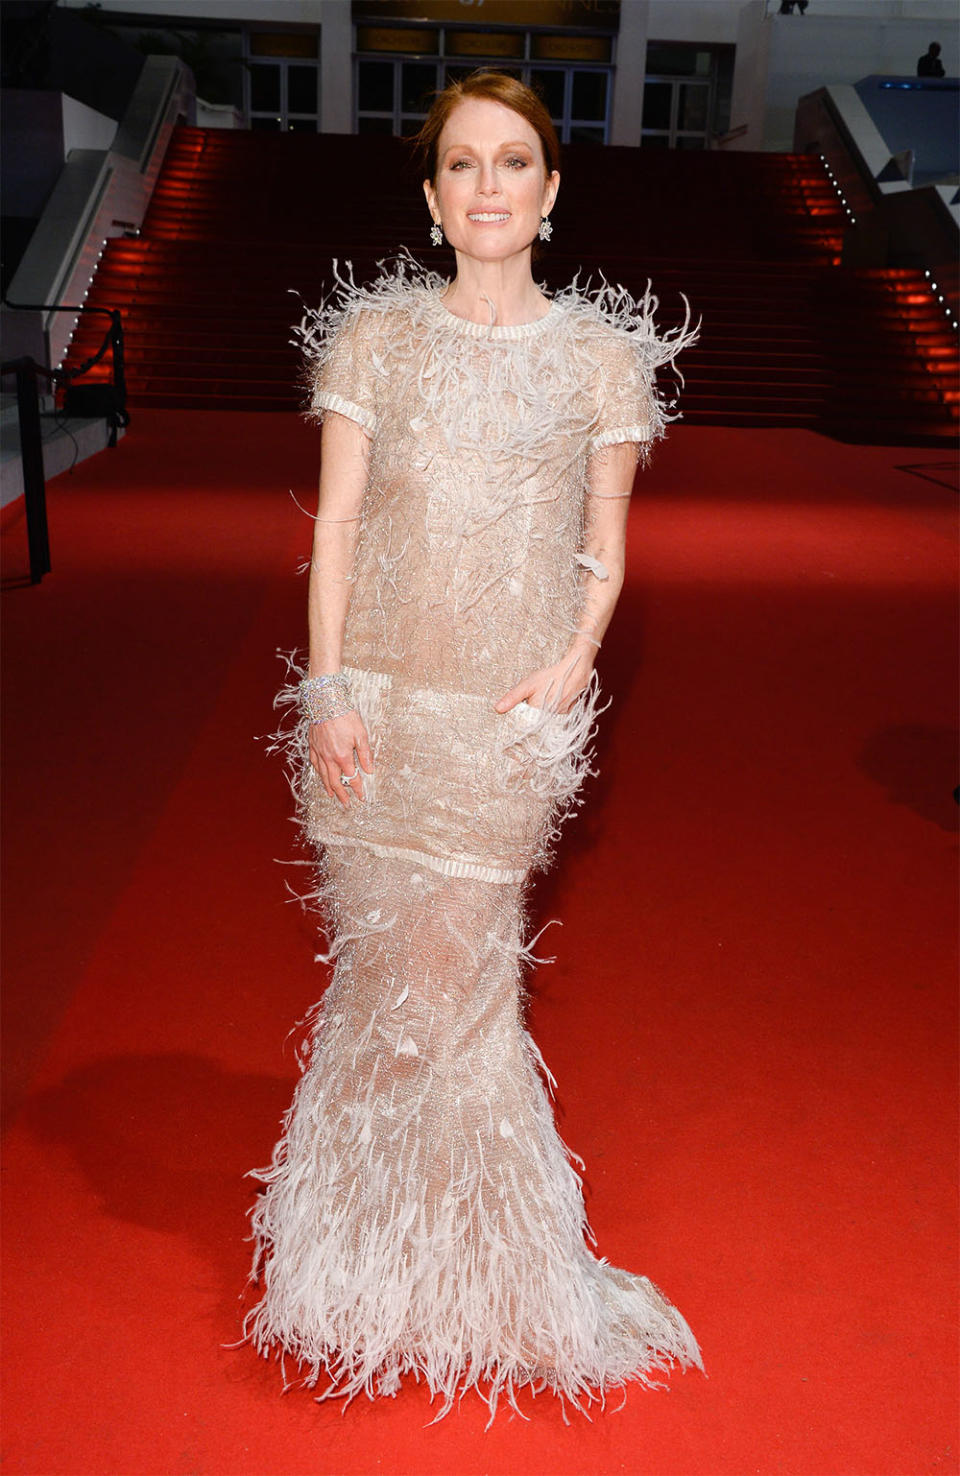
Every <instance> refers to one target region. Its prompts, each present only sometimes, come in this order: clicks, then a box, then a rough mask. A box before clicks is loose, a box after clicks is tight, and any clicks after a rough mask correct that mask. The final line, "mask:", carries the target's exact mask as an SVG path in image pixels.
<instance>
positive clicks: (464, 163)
mask: <svg viewBox="0 0 960 1476" xmlns="http://www.w3.org/2000/svg"><path fill="white" fill-rule="evenodd" d="M470 162H471V161H470V160H469V159H455V160H454V161H453V163H452V164H451V165H450V168H451V169H469V168H470Z"/></svg>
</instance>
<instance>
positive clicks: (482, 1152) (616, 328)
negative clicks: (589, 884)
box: [249, 264, 700, 1411]
mask: <svg viewBox="0 0 960 1476" xmlns="http://www.w3.org/2000/svg"><path fill="white" fill-rule="evenodd" d="M440 285H441V284H439V282H438V281H437V280H436V279H432V278H428V277H424V276H423V275H420V274H418V273H415V272H413V271H412V270H411V268H410V267H409V265H407V264H401V265H400V267H399V268H398V269H397V271H396V272H395V273H394V274H392V275H386V276H384V277H382V278H381V279H380V280H379V281H378V282H377V283H376V284H374V286H373V287H372V288H369V289H357V288H354V287H353V285H352V284H351V283H341V292H340V296H339V299H338V301H337V302H336V303H335V304H334V305H328V306H325V307H323V308H321V309H320V310H319V311H318V312H317V313H315V314H313V315H311V316H310V317H309V318H308V319H307V320H305V322H304V325H303V329H302V331H303V337H304V340H305V343H306V346H307V349H308V353H309V357H310V362H311V364H312V386H311V389H312V399H311V405H312V411H313V413H314V414H315V415H316V416H318V417H322V415H323V414H325V413H327V412H328V411H331V410H333V411H336V412H337V413H339V414H345V415H348V416H350V417H351V418H352V419H354V420H356V421H358V423H360V424H361V425H363V427H364V428H365V430H366V431H367V432H368V434H369V435H370V437H371V442H372V444H371V455H370V474H369V482H368V487H367V491H366V494H365V498H364V505H363V510H362V527H361V533H360V541H359V547H358V553H357V559H356V566H355V572H354V580H353V589H352V594H351V602H350V609H349V614H348V621H347V630H346V636H345V645H344V661H345V664H346V666H347V667H348V669H350V671H351V676H352V681H353V688H354V691H355V693H356V695H357V699H358V705H359V708H360V711H361V714H362V716H363V718H364V721H365V723H366V725H367V729H368V732H369V733H370V737H371V741H372V745H373V749H374V756H375V763H376V779H375V782H374V783H373V784H372V785H369V786H368V800H367V803H366V804H365V805H363V806H358V805H353V806H351V808H350V809H349V810H348V811H343V810H342V809H341V808H340V807H339V806H338V805H337V804H336V802H334V801H331V800H329V799H328V797H327V796H326V794H325V793H324V791H323V789H322V786H320V785H319V783H318V782H317V781H316V780H315V778H314V776H313V773H312V771H311V769H310V766H309V763H308V762H307V757H306V739H307V733H306V728H305V725H304V724H303V722H302V721H301V722H297V721H296V718H295V708H294V697H295V687H294V686H293V685H292V684H291V685H290V686H288V687H287V688H285V689H284V691H283V692H282V693H281V694H280V698H279V699H278V701H279V702H280V703H281V705H286V706H287V708H288V711H289V712H290V715H291V716H290V722H289V725H288V726H287V727H285V728H283V729H281V731H280V733H279V734H278V735H277V744H278V745H279V746H283V747H284V748H285V749H286V752H287V755H288V759H289V766H290V774H291V781H292V785H293V788H294V792H295V795H296V798H297V802H298V812H299V815H300V818H301V821H302V823H303V827H304V832H305V834H306V836H307V837H308V839H309V841H310V842H311V844H312V846H313V847H314V848H315V850H316V853H317V858H318V866H319V872H318V876H319V880H318V886H317V891H316V894H315V895H316V900H317V901H318V903H319V904H320V906H321V908H322V910H323V911H324V914H325V919H326V925H327V928H328V933H329V937H330V940H331V942H330V956H331V958H333V959H335V971H334V978H333V982H332V984H331V986H330V988H329V990H328V991H327V994H326V995H325V997H324V999H323V1001H322V1002H321V1004H320V1005H319V1006H318V1007H317V1009H316V1011H315V1015H314V1018H313V1021H312V1026H311V1032H310V1039H309V1042H308V1048H307V1054H308V1061H307V1064H306V1069H305V1071H304V1074H303V1076H302V1078H301V1081H300V1083H299V1086H298V1088H297V1091H296V1094H295V1097H294V1101H293V1104H292V1106H291V1108H290V1111H289V1113H288V1115H287V1118H286V1120H285V1124H284V1133H283V1137H282V1138H281V1141H280V1142H279V1143H278V1145H277V1149H276V1151H275V1154H274V1161H273V1164H272V1165H271V1166H270V1168H268V1169H266V1170H264V1171H262V1173H261V1177H262V1178H263V1179H264V1181H265V1183H266V1190H265V1192H264V1194H263V1195H262V1196H261V1198H260V1200H259V1202H258V1204H257V1207H256V1209H255V1212H254V1220H253V1223H254V1231H255V1236H256V1241H257V1257H256V1262H255V1265H256V1268H257V1270H258V1272H259V1275H260V1277H261V1282H262V1289H263V1295H262V1298H261V1300H260V1302H259V1303H258V1305H257V1306H256V1307H255V1308H254V1309H253V1311H252V1313H251V1314H250V1319H249V1332H250V1334H251V1336H252V1337H253V1338H254V1340H255V1342H256V1344H257V1345H258V1346H259V1347H260V1348H261V1349H262V1350H263V1351H269V1349H270V1348H272V1347H278V1348H280V1349H282V1350H285V1351H286V1352H289V1353H290V1354H292V1355H293V1356H294V1357H295V1358H296V1359H297V1360H299V1362H300V1363H301V1365H302V1367H303V1369H304V1371H305V1373H306V1376H307V1378H308V1380H310V1381H311V1382H314V1383H316V1382H317V1380H319V1379H320V1377H321V1375H325V1376H326V1378H327V1388H326V1389H325V1391H324V1392H329V1393H339V1394H345V1395H347V1396H352V1395H353V1394H356V1393H358V1392H360V1391H365V1392H367V1393H368V1394H371V1395H373V1394H375V1393H392V1392H394V1391H395V1390H396V1388H397V1387H398V1384H399V1381H400V1379H401V1377H402V1375H404V1374H405V1373H412V1374H414V1375H416V1376H417V1377H424V1378H426V1380H427V1382H428V1384H429V1386H430V1388H431V1390H432V1391H433V1392H435V1393H437V1394H439V1395H440V1396H441V1400H442V1404H441V1410H442V1411H445V1410H446V1409H447V1408H449V1405H450V1403H451V1401H452V1400H453V1398H454V1397H456V1396H457V1394H458V1393H460V1392H462V1390H463V1389H465V1388H468V1387H476V1388H478V1390H479V1391H480V1392H481V1393H482V1394H483V1395H484V1397H485V1398H487V1399H488V1401H489V1402H490V1404H491V1408H492V1409H495V1407H496V1403H497V1399H498V1397H499V1395H500V1394H501V1393H504V1394H505V1395H506V1396H507V1397H508V1398H510V1399H511V1400H512V1399H513V1398H514V1393H515V1390H516V1389H517V1388H519V1387H520V1386H521V1385H523V1384H526V1383H533V1384H534V1385H536V1386H538V1387H539V1386H546V1387H549V1388H551V1389H553V1390H555V1391H556V1392H557V1393H559V1394H561V1395H563V1396H566V1397H568V1398H569V1399H571V1400H573V1401H574V1402H580V1401H582V1400H584V1399H590V1398H593V1397H595V1396H597V1395H600V1396H602V1395H603V1393H604V1391H606V1390H608V1389H610V1388H611V1387H614V1386H617V1385H620V1384H622V1383H624V1382H625V1381H626V1380H628V1379H637V1380H639V1381H641V1382H651V1381H652V1380H653V1379H654V1378H655V1375H656V1373H657V1372H659V1371H663V1370H665V1369H667V1368H669V1367H670V1366H671V1365H673V1364H679V1365H681V1366H682V1365H690V1364H697V1365H699V1364H700V1355H699V1351H698V1349H697V1345H696V1342H695V1340H694V1338H693V1336H692V1334H691V1333H690V1330H689V1328H688V1327H687V1325H686V1323H685V1322H684V1320H683V1318H682V1317H681V1316H680V1314H679V1313H678V1312H677V1311H676V1310H675V1309H674V1308H673V1307H671V1306H670V1304H669V1303H668V1302H667V1301H666V1300H665V1298H664V1297H663V1296H662V1294H661V1293H660V1292H659V1291H658V1290H657V1288H656V1287H655V1286H654V1285H653V1284H652V1282H650V1281H649V1280H647V1279H646V1278H645V1277H642V1276H631V1275H629V1274H628V1273H626V1272H622V1271H618V1270H616V1269H614V1268H612V1267H610V1266H608V1265H607V1264H606V1263H605V1262H603V1261H601V1260H597V1259H596V1258H595V1257H594V1256H593V1255H592V1253H591V1252H590V1251H589V1250H588V1248H587V1245H586V1244H585V1240H584V1236H585V1232H586V1231H587V1226H586V1221H585V1216H584V1210H583V1201H582V1195H581V1191H580V1183H579V1179H578V1176H577V1174H576V1172H575V1170H574V1168H573V1166H572V1163H571V1159H570V1155H569V1154H568V1152H567V1150H566V1149H565V1148H564V1146H563V1144H562V1143H561V1141H560V1139H559V1137H558V1135H557V1132H556V1128H555V1126H554V1121H553V1113H552V1110H551V1107H550V1102H549V1099H548V1095H547V1091H546V1088H545V1085H544V1082H545V1080H546V1079H548V1077H547V1073H546V1071H545V1068H544V1066H543V1063H542V1061H541V1059H540V1057H539V1053H538V1052H537V1050H536V1047H535V1045H534V1044H533V1042H532V1041H531V1039H530V1037H529V1036H528V1034H527V1033H526V1031H525V1029H524V1027H523V1022H522V1015H521V991H520V983H521V974H522V969H523V967H524V964H525V962H526V961H527V947H526V945H525V939H524V919H523V908H522V894H523V884H524V882H525V880H526V878H527V877H528V876H529V874H530V873H531V871H532V870H533V869H535V868H536V867H538V866H541V865H543V864H544V863H545V861H546V860H547V859H548V857H549V854H550V851H551V848H552V845H553V842H554V841H555V839H556V837H557V834H558V830H559V826H560V824H561V822H562V820H563V818H564V816H565V815H566V814H567V813H568V812H569V811H570V809H571V808H572V807H574V806H575V805H576V804H577V802H578V791H579V788H580V786H581V784H582V782H583V779H584V777H585V775H586V773H587V772H588V771H589V765H590V739H591V734H592V732H593V728H594V723H595V716H596V712H597V705H598V692H597V685H596V682H595V681H594V683H593V684H592V685H591V688H590V689H589V691H588V692H587V693H586V694H585V695H584V697H583V698H582V699H581V700H580V702H579V703H578V704H577V706H576V707H575V708H574V710H573V711H572V712H571V713H569V714H560V713H558V712H556V711H551V710H550V709H549V708H545V709H541V710H537V709H534V708H532V707H529V706H528V705H527V704H526V703H523V704H520V705H519V706H518V707H517V708H515V709H514V710H513V711H511V712H510V713H507V714H503V715H501V714H497V713H495V712H494V711H493V703H494V702H495V701H496V699H497V698H498V697H499V696H501V695H502V694H503V693H504V692H505V691H506V690H508V689H509V688H510V687H511V686H513V685H514V684H515V683H516V682H517V681H518V680H519V678H520V677H522V676H523V675H525V674H526V673H527V672H529V671H532V670H534V669H536V668H538V667H541V666H544V665H547V664H550V663H552V662H554V661H557V660H559V659H560V657H561V656H562V655H563V652H564V651H565V650H566V648H567V646H568V644H569V640H570V635H571V632H572V631H573V630H575V629H576V628H577V618H578V614H579V607H580V601H581V598H582V584H583V580H584V579H585V578H587V577H591V576H589V575H587V574H585V573H584V570H583V566H582V565H581V564H579V563H578V561H577V556H578V554H579V553H580V552H581V548H582V537H583V519H584V499H585V496H586V495H588V493H589V488H590V475H591V465H592V459H593V458H594V457H595V456H597V455H602V454H603V452H602V448H603V447H604V446H605V445H609V444H614V443H616V442H618V441H621V442H630V443H633V444H637V445H641V444H646V443H648V442H649V441H651V440H653V439H655V438H656V437H657V436H659V435H661V434H662V433H663V429H664V426H665V423H666V420H667V419H668V417H669V407H667V406H665V405H664V404H663V403H662V402H661V401H660V400H659V398H658V396H657V392H656V387H655V379H654V371H655V369H656V367H657V365H658V364H662V363H664V362H666V361H668V360H669V359H671V358H672V357H673V355H674V354H675V353H676V352H677V351H678V349H679V347H681V346H682V345H683V344H684V343H686V342H689V341H691V339H692V337H693V335H692V333H690V332H684V331H681V332H680V333H678V334H677V335H676V336H675V337H674V338H673V339H672V340H669V341H664V340H663V339H658V338H657V336H656V334H655V332H654V330H653V326H652V308H653V305H652V303H651V301H650V300H649V299H647V300H645V301H644V302H643V303H641V304H637V303H634V302H633V301H632V300H630V299H628V298H626V297H625V296H624V295H622V294H614V293H611V292H609V291H608V290H607V289H604V290H603V291H602V292H601V293H600V294H598V295H596V296H594V297H592V298H591V297H589V296H586V295H583V294H581V293H579V292H577V291H576V290H575V289H570V290H569V291H568V292H566V293H563V294H560V296H559V297H558V298H556V299H554V301H553V303H552V304H551V307H550V310H549V312H548V313H547V315H546V317H544V318H542V319H540V320H539V321H538V322H536V323H531V324H527V325H522V326H520V327H516V328H510V327H503V328H498V327H496V326H493V327H491V328H485V327H483V326H481V325H477V324H473V323H467V322H464V321H463V320H461V319H457V318H454V317H453V316H452V315H451V314H450V313H449V312H448V311H447V309H446V308H445V307H444V306H443V304H442V303H441V302H440V300H439V287H440Z"/></svg>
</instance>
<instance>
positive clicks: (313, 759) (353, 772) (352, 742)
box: [310, 709, 373, 809]
mask: <svg viewBox="0 0 960 1476" xmlns="http://www.w3.org/2000/svg"><path fill="white" fill-rule="evenodd" d="M310 763H311V765H312V766H313V768H314V769H315V770H316V772H317V774H318V775H319V778H320V781H321V783H322V784H323V787H324V789H325V790H326V791H327V794H328V795H329V796H330V798H331V799H335V800H339V802H340V804H341V805H343V807H344V809H349V807H350V795H351V794H352V795H355V796H356V798H357V799H358V800H362V799H363V777H362V776H363V774H372V773H373V755H372V754H371V752H370V740H369V738H368V737H367V730H366V728H365V727H364V725H363V719H362V718H361V716H360V714H359V712H357V711H356V709H354V710H353V711H352V712H345V713H344V714H343V716H342V717H336V718H328V719H327V721H326V722H325V723H311V724H310ZM343 775H347V776H348V777H349V778H350V783H349V784H347V783H345V782H343V780H342V776H343Z"/></svg>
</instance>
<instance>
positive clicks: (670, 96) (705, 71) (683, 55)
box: [643, 41, 734, 149]
mask: <svg viewBox="0 0 960 1476" xmlns="http://www.w3.org/2000/svg"><path fill="white" fill-rule="evenodd" d="M733 52H734V48H733V47H732V46H707V47H704V46H702V45H697V44H696V43H695V42H694V43H691V44H689V45H688V44H686V43H683V42H662V41H651V42H650V44H649V46H648V47H647V75H646V78H645V80H644V85H643V147H644V148H645V149H647V148H659V149H705V148H707V147H709V142H710V138H711V135H713V134H715V133H723V132H724V131H725V130H726V129H727V128H728V127H729V126H730V92H731V83H732V77H733Z"/></svg>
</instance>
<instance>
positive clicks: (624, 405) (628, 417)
mask: <svg viewBox="0 0 960 1476" xmlns="http://www.w3.org/2000/svg"><path fill="white" fill-rule="evenodd" d="M596 384H597V416H596V427H595V429H594V431H593V434H592V435H591V437H590V442H589V446H590V450H591V451H598V450H600V448H601V447H603V446H617V445H620V444H622V443H623V442H634V443H643V442H647V441H652V440H654V438H655V437H656V436H657V435H658V434H662V430H661V427H660V424H659V414H658V406H657V400H656V395H655V392H654V387H653V371H652V370H651V369H649V368H648V367H647V366H646V365H645V364H644V363H643V361H642V358H641V355H640V353H639V352H638V350H637V348H636V347H635V346H634V345H633V344H632V343H630V342H629V341H624V340H623V339H622V338H619V337H616V338H615V337H613V335H611V339H610V342H609V343H606V344H604V345H603V350H602V353H601V355H600V363H599V368H598V373H597V381H596Z"/></svg>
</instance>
